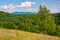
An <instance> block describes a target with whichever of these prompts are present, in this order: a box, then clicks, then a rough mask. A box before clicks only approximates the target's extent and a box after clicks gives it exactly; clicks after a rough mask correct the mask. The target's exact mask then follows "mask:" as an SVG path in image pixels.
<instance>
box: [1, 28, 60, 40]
mask: <svg viewBox="0 0 60 40" xmlns="http://www.w3.org/2000/svg"><path fill="white" fill-rule="evenodd" d="M0 40H60V37H55V36H49V35H44V34H37V33H30V32H24V31H20V30H10V29H0Z"/></svg>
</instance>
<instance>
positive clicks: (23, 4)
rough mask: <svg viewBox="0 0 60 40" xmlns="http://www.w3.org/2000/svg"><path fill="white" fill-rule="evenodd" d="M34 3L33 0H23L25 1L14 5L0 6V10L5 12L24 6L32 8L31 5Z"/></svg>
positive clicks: (28, 8)
mask: <svg viewBox="0 0 60 40" xmlns="http://www.w3.org/2000/svg"><path fill="white" fill-rule="evenodd" d="M35 4H36V3H35V2H29V1H25V2H21V3H20V4H18V5H14V4H9V5H3V6H0V10H3V11H6V12H11V11H13V10H14V9H17V8H18V9H20V8H24V9H27V10H32V6H34V5H35Z"/></svg>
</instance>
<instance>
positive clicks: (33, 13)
mask: <svg viewBox="0 0 60 40" xmlns="http://www.w3.org/2000/svg"><path fill="white" fill-rule="evenodd" d="M36 13H37V12H12V14H36Z"/></svg>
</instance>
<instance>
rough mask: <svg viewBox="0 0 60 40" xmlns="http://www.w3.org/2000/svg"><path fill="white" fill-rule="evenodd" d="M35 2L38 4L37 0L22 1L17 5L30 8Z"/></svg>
mask: <svg viewBox="0 0 60 40" xmlns="http://www.w3.org/2000/svg"><path fill="white" fill-rule="evenodd" d="M35 4H36V3H35V2H29V1H26V2H22V3H21V4H20V5H17V6H18V7H25V8H28V7H32V6H33V5H35Z"/></svg>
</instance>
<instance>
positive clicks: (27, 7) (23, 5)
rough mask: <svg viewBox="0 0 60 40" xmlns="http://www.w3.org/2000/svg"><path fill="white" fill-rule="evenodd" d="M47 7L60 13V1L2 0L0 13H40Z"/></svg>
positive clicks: (0, 0) (0, 1)
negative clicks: (41, 6) (41, 7)
mask: <svg viewBox="0 0 60 40" xmlns="http://www.w3.org/2000/svg"><path fill="white" fill-rule="evenodd" d="M40 4H41V5H45V6H46V7H47V8H48V9H50V11H51V12H53V13H55V12H60V0H0V11H6V12H15V11H19V12H38V10H39V6H40Z"/></svg>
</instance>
